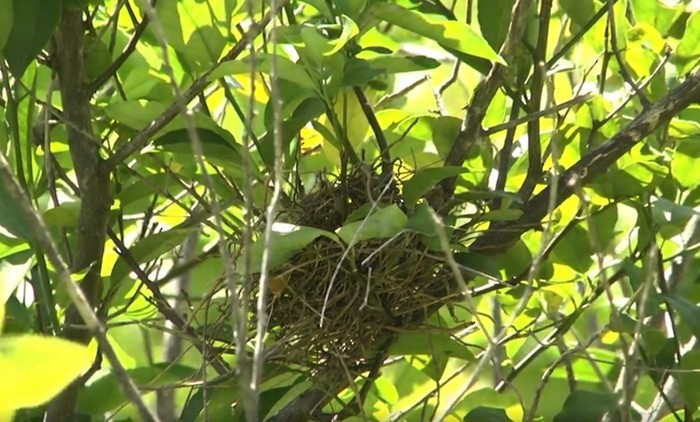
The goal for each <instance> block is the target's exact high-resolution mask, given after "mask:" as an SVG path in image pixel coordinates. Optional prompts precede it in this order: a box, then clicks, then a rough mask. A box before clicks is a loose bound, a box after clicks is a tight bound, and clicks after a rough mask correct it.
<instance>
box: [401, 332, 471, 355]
mask: <svg viewBox="0 0 700 422" xmlns="http://www.w3.org/2000/svg"><path fill="white" fill-rule="evenodd" d="M389 355H391V356H406V355H441V356H449V357H453V358H457V359H464V360H466V361H469V362H472V361H474V359H475V357H474V354H473V353H472V352H471V351H470V350H469V349H468V348H467V346H466V345H465V344H462V343H460V342H458V341H456V340H455V339H453V338H452V337H451V336H450V335H449V334H446V333H438V332H419V331H415V332H407V333H402V334H401V335H399V338H398V339H397V340H396V342H395V343H394V344H392V345H391V347H390V348H389Z"/></svg>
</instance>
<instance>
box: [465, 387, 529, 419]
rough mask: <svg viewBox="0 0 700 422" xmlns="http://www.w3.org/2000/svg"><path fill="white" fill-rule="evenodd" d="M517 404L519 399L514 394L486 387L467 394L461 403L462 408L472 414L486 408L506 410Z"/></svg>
mask: <svg viewBox="0 0 700 422" xmlns="http://www.w3.org/2000/svg"><path fill="white" fill-rule="evenodd" d="M516 404H518V398H517V396H516V395H515V394H514V393H513V392H507V393H499V392H498V391H496V390H494V389H493V388H488V387H486V388H482V389H480V390H476V391H472V392H470V393H469V394H467V396H466V397H464V398H463V399H462V401H461V402H460V407H463V408H466V409H468V410H469V411H470V412H471V411H473V410H476V409H478V408H480V407H485V406H486V407H489V408H491V409H506V408H508V407H510V406H513V405H516ZM477 414H479V413H478V412H477ZM465 420H466V419H465Z"/></svg>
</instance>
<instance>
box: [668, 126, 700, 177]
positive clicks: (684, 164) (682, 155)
mask: <svg viewBox="0 0 700 422" xmlns="http://www.w3.org/2000/svg"><path fill="white" fill-rule="evenodd" d="M699 160H700V139H698V138H695V139H690V140H689V141H688V142H680V143H679V144H678V146H677V147H676V150H675V151H674V152H673V159H672V160H671V173H672V174H673V177H674V178H675V179H676V180H677V181H678V183H680V184H681V186H683V187H685V188H692V187H695V186H698V185H699V184H700V171H697V165H698V162H700V161H699Z"/></svg>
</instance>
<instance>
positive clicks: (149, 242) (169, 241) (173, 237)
mask: <svg viewBox="0 0 700 422" xmlns="http://www.w3.org/2000/svg"><path fill="white" fill-rule="evenodd" d="M189 234H190V230H188V229H172V230H168V231H164V232H161V233H156V234H153V235H151V236H148V237H146V238H144V239H141V240H140V241H138V242H137V243H136V244H135V245H133V246H132V247H131V248H129V252H130V253H131V255H132V257H133V258H134V260H136V263H138V264H144V263H146V262H149V261H152V260H154V259H158V258H160V257H161V256H162V255H164V254H165V253H167V252H170V251H172V250H173V249H175V248H177V247H178V246H180V245H182V243H183V242H184V241H185V239H186V238H187V236H189ZM130 272H131V266H130V265H129V264H128V263H127V261H126V260H125V259H124V258H123V257H122V256H120V257H119V258H118V259H117V262H116V263H115V264H114V267H113V268H112V274H111V276H110V281H111V284H112V286H117V285H119V287H118V288H119V290H120V291H122V292H124V293H126V292H127V291H128V290H129V288H130V286H131V285H133V280H130V282H127V278H128V277H129V273H130ZM117 297H121V295H117Z"/></svg>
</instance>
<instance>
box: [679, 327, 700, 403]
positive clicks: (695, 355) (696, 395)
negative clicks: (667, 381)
mask: <svg viewBox="0 0 700 422" xmlns="http://www.w3.org/2000/svg"><path fill="white" fill-rule="evenodd" d="M696 335H697V334H696ZM678 369H679V371H677V372H676V373H675V375H674V376H675V377H676V378H677V379H678V383H679V384H680V390H681V393H683V397H684V398H685V400H687V405H688V406H689V407H691V408H693V409H695V408H697V407H698V406H700V377H699V376H698V372H699V371H700V350H697V349H695V350H690V351H688V353H686V354H684V355H683V357H682V358H681V364H680V368H678Z"/></svg>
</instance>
